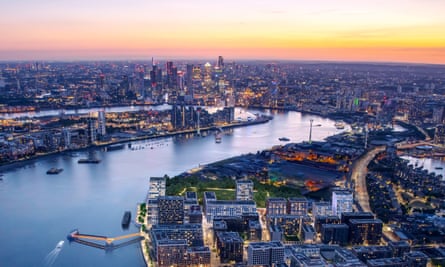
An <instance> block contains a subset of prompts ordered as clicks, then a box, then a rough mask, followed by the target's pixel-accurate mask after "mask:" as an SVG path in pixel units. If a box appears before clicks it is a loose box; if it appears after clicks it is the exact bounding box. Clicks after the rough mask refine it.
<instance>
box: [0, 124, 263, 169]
mask: <svg viewBox="0 0 445 267" xmlns="http://www.w3.org/2000/svg"><path fill="white" fill-rule="evenodd" d="M271 119H272V118H271V117H261V118H259V119H257V120H252V121H245V122H234V123H231V124H226V125H217V126H210V127H204V128H201V129H200V131H202V132H203V131H212V130H219V129H222V130H225V129H232V128H238V127H247V126H252V125H257V124H262V123H267V122H269V121H270V120H271ZM196 131H197V129H189V130H182V131H176V132H168V133H162V134H155V135H147V136H139V137H130V138H124V139H119V140H113V141H109V142H102V143H96V144H92V145H90V146H87V147H82V148H78V149H66V150H62V151H54V152H48V153H39V154H37V155H33V156H29V157H27V158H23V159H17V160H14V161H10V162H6V163H0V171H2V170H8V169H13V168H17V167H21V166H23V165H25V164H29V163H30V162H33V161H35V160H38V159H41V158H45V157H50V156H55V155H60V154H62V153H76V152H83V151H88V150H91V149H97V148H99V149H100V148H105V147H107V146H110V145H114V144H125V143H129V142H136V141H143V140H150V139H161V138H168V137H173V136H178V135H183V134H193V133H196Z"/></svg>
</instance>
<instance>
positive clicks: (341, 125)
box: [334, 121, 345, 130]
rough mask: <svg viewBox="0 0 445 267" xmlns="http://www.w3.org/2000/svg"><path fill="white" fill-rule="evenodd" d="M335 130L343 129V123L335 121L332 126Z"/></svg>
mask: <svg viewBox="0 0 445 267" xmlns="http://www.w3.org/2000/svg"><path fill="white" fill-rule="evenodd" d="M334 126H335V128H337V129H339V130H341V129H344V128H345V123H344V121H336V122H335V124H334Z"/></svg>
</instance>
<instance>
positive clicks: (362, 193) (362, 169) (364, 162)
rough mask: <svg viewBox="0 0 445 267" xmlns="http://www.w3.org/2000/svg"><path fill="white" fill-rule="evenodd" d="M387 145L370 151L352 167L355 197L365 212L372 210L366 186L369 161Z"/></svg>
mask: <svg viewBox="0 0 445 267" xmlns="http://www.w3.org/2000/svg"><path fill="white" fill-rule="evenodd" d="M384 150H385V147H384V146H380V147H376V148H374V149H372V150H370V151H368V152H367V153H366V154H365V155H363V156H362V157H361V158H360V159H359V160H357V162H355V164H354V166H353V168H352V174H351V179H352V181H353V182H354V184H355V189H354V191H355V192H354V193H355V199H356V200H357V202H358V204H359V205H360V207H361V208H362V210H363V211H364V212H372V211H371V207H370V206H369V195H368V190H367V188H366V174H367V172H368V169H367V168H368V164H369V162H370V161H371V160H372V159H374V158H375V156H376V155H377V154H378V153H380V152H382V151H384Z"/></svg>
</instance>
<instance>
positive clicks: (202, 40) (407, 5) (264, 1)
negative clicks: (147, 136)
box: [0, 0, 445, 64]
mask: <svg viewBox="0 0 445 267" xmlns="http://www.w3.org/2000/svg"><path fill="white" fill-rule="evenodd" d="M0 7H1V9H0V10H1V11H0V14H1V16H0V25H2V27H0V36H2V42H0V60H2V61H11V60H13V61H15V60H18V61H20V60H57V61H67V60H79V61H83V60H134V59H139V58H150V57H151V55H154V56H156V57H157V58H174V59H191V58H213V56H214V55H222V56H224V57H225V58H238V59H243V60H250V59H263V60H281V59H282V60H303V61H305V60H309V61H347V62H349V61H357V62H401V63H414V64H418V63H420V64H445V34H443V31H444V29H445V16H444V15H443V10H445V1H443V0H391V1H386V0H375V1H372V2H370V1H356V0H338V1H331V0H313V1H305V0H276V1H269V0H243V1H239V0H226V1H223V2H222V1H219V2H215V1H202V0H188V1H181V0H168V1H148V0H107V1H105V0H93V1H91V0H76V1H71V0H60V1H53V0H40V1H34V0H20V1H1V0H0Z"/></svg>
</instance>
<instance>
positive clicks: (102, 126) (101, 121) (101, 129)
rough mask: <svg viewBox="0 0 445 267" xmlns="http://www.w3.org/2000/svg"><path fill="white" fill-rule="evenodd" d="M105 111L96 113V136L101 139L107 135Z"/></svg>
mask: <svg viewBox="0 0 445 267" xmlns="http://www.w3.org/2000/svg"><path fill="white" fill-rule="evenodd" d="M106 122H107V121H106V118H105V111H103V110H101V111H99V112H98V113H97V134H98V135H99V136H100V137H103V136H105V135H106V134H107V130H106Z"/></svg>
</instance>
